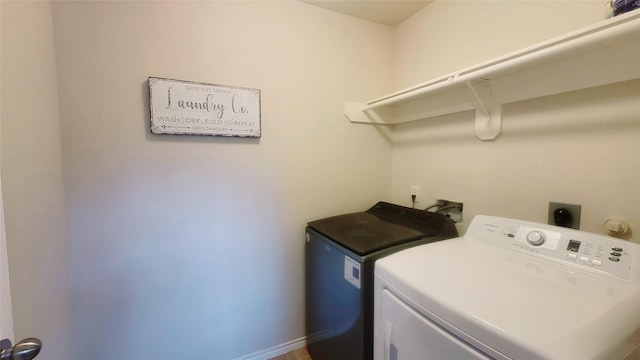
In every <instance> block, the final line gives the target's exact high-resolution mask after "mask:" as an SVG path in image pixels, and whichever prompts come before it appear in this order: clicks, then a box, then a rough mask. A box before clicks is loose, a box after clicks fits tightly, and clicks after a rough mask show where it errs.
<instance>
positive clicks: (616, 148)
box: [391, 1, 640, 241]
mask: <svg viewBox="0 0 640 360" xmlns="http://www.w3.org/2000/svg"><path fill="white" fill-rule="evenodd" d="M604 16H605V12H604V6H603V2H600V1H477V2H475V1H474V2H471V1H464V2H462V1H435V2H434V3H432V4H430V5H429V6H428V7H427V8H426V9H424V10H423V11H421V12H419V13H418V14H416V15H414V16H413V17H412V18H410V19H409V20H407V21H405V22H404V23H402V24H401V25H399V26H398V27H397V28H396V29H395V34H394V36H395V38H394V46H395V50H394V88H395V89H402V88H405V87H408V86H410V85H414V84H418V83H421V82H425V81H427V80H429V79H432V78H435V77H438V76H441V75H444V74H447V73H449V72H452V71H455V70H458V69H462V68H464V67H467V66H471V65H474V64H476V63H479V62H482V61H485V60H489V59H491V58H494V57H497V56H500V55H503V54H506V53H508V52H512V51H516V50H519V49H521V48H524V47H527V46H530V45H534V44H536V43H539V42H542V41H545V40H548V39H550V38H552V37H555V36H560V35H563V34H565V33H568V32H570V31H574V30H577V29H579V28H582V27H585V26H588V25H591V24H594V23H596V22H599V21H602V20H604ZM612 66H615V59H612ZM603 71H606V69H603ZM585 76H588V74H585ZM523 86H526V85H523ZM638 103H640V86H639V83H638V81H629V82H624V83H618V84H612V85H608V86H602V87H597V88H592V89H586V90H581V91H574V92H570V93H565V94H561V95H557V96H549V97H544V98H538V99H531V100H527V101H521V102H517V103H512V104H506V105H505V106H504V109H503V123H502V134H501V135H500V136H499V137H498V138H497V139H495V140H493V141H487V142H482V141H480V140H478V139H477V138H476V136H475V134H474V114H473V112H465V113H459V114H453V115H448V116H443V117H439V118H434V119H429V120H420V121H415V122H410V123H405V124H402V125H396V126H394V128H393V130H391V137H392V139H393V144H394V145H393V160H392V163H393V165H392V176H393V180H392V183H393V185H392V187H393V199H394V201H395V202H398V203H404V204H410V189H411V186H412V185H420V186H421V191H420V196H419V198H418V200H419V201H420V204H419V205H420V206H424V207H426V206H428V205H431V204H432V203H433V202H435V200H436V199H439V198H444V199H449V200H454V201H461V202H463V203H464V221H463V223H462V224H461V230H462V231H464V229H466V226H467V225H468V223H469V222H470V221H471V220H472V219H473V217H474V216H475V215H477V214H487V215H496V216H505V217H513V218H519V219H526V220H530V221H536V222H543V223H546V222H547V215H548V203H549V201H559V202H564V203H572V204H581V205H582V219H581V229H582V230H586V231H590V232H596V233H604V230H603V229H602V224H603V221H604V220H605V219H606V218H608V217H619V218H622V219H624V220H626V221H628V223H629V224H630V226H631V229H632V236H630V239H631V240H634V241H640V186H638V184H640V158H638V156H637V154H639V153H640V122H638V119H639V118H640V107H639V106H638Z"/></svg>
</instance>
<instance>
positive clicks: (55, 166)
mask: <svg viewBox="0 0 640 360" xmlns="http://www.w3.org/2000/svg"><path fill="white" fill-rule="evenodd" d="M1 6H2V28H1V29H0V31H1V33H2V83H1V86H2V114H1V115H2V118H1V120H2V138H1V139H0V141H1V143H2V159H1V162H2V192H3V197H4V199H3V200H4V209H5V220H6V230H7V246H8V253H9V267H10V276H11V295H12V304H13V320H14V330H15V338H14V339H12V340H13V341H14V342H15V341H18V340H20V339H23V338H26V337H30V336H35V337H39V338H41V339H42V340H44V341H45V347H44V349H43V352H42V355H41V357H42V358H43V359H53V360H57V359H69V358H70V357H69V354H70V353H69V350H70V349H71V346H70V338H69V331H68V326H69V323H70V320H71V309H70V294H71V293H70V288H69V284H68V276H67V275H68V268H67V264H68V260H69V245H68V240H67V237H66V235H65V228H64V222H65V216H64V214H65V212H64V204H63V180H62V179H63V176H62V158H61V147H60V125H59V118H58V102H57V100H58V99H57V83H56V68H55V51H54V44H53V32H52V30H53V27H52V19H51V5H50V3H48V2H7V1H2V3H1Z"/></svg>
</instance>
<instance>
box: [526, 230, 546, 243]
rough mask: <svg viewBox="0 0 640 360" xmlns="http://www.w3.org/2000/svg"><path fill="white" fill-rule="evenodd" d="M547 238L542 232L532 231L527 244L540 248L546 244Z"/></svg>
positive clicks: (528, 235)
mask: <svg viewBox="0 0 640 360" xmlns="http://www.w3.org/2000/svg"><path fill="white" fill-rule="evenodd" d="M545 240H546V237H545V236H544V233H543V232H541V231H532V232H530V233H528V234H527V242H528V243H529V244H531V245H533V246H540V245H542V244H544V241H545Z"/></svg>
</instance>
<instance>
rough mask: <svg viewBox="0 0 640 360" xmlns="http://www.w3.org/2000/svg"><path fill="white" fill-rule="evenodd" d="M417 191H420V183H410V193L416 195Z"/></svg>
mask: <svg viewBox="0 0 640 360" xmlns="http://www.w3.org/2000/svg"><path fill="white" fill-rule="evenodd" d="M419 193H420V185H411V195H415V196H416V197H418V194H419Z"/></svg>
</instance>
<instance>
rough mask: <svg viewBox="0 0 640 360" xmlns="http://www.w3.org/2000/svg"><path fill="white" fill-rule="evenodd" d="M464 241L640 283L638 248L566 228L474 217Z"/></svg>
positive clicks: (624, 242) (639, 245)
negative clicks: (479, 241) (480, 243)
mask: <svg viewBox="0 0 640 360" xmlns="http://www.w3.org/2000/svg"><path fill="white" fill-rule="evenodd" d="M465 237H467V238H470V239H472V240H481V241H484V242H487V243H491V244H493V245H497V246H500V247H503V248H506V249H510V250H514V251H518V252H522V253H526V254H529V255H532V256H536V257H541V258H545V259H547V260H551V261H554V262H561V263H564V264H566V265H569V266H574V267H580V268H583V269H587V270H590V271H595V272H598V273H601V274H603V275H608V276H611V277H615V278H618V279H621V280H627V281H634V282H639V283H640V244H638V243H634V242H629V241H623V240H618V239H614V238H611V237H608V236H604V235H598V234H592V233H588V232H584V231H578V230H574V229H569V228H563V227H557V226H553V225H547V224H537V223H532V222H527V221H521V220H513V219H507V218H499V217H491V216H481V215H480V216H476V217H475V218H474V219H473V222H472V223H471V225H470V226H469V229H468V230H467V233H466V235H465Z"/></svg>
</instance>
